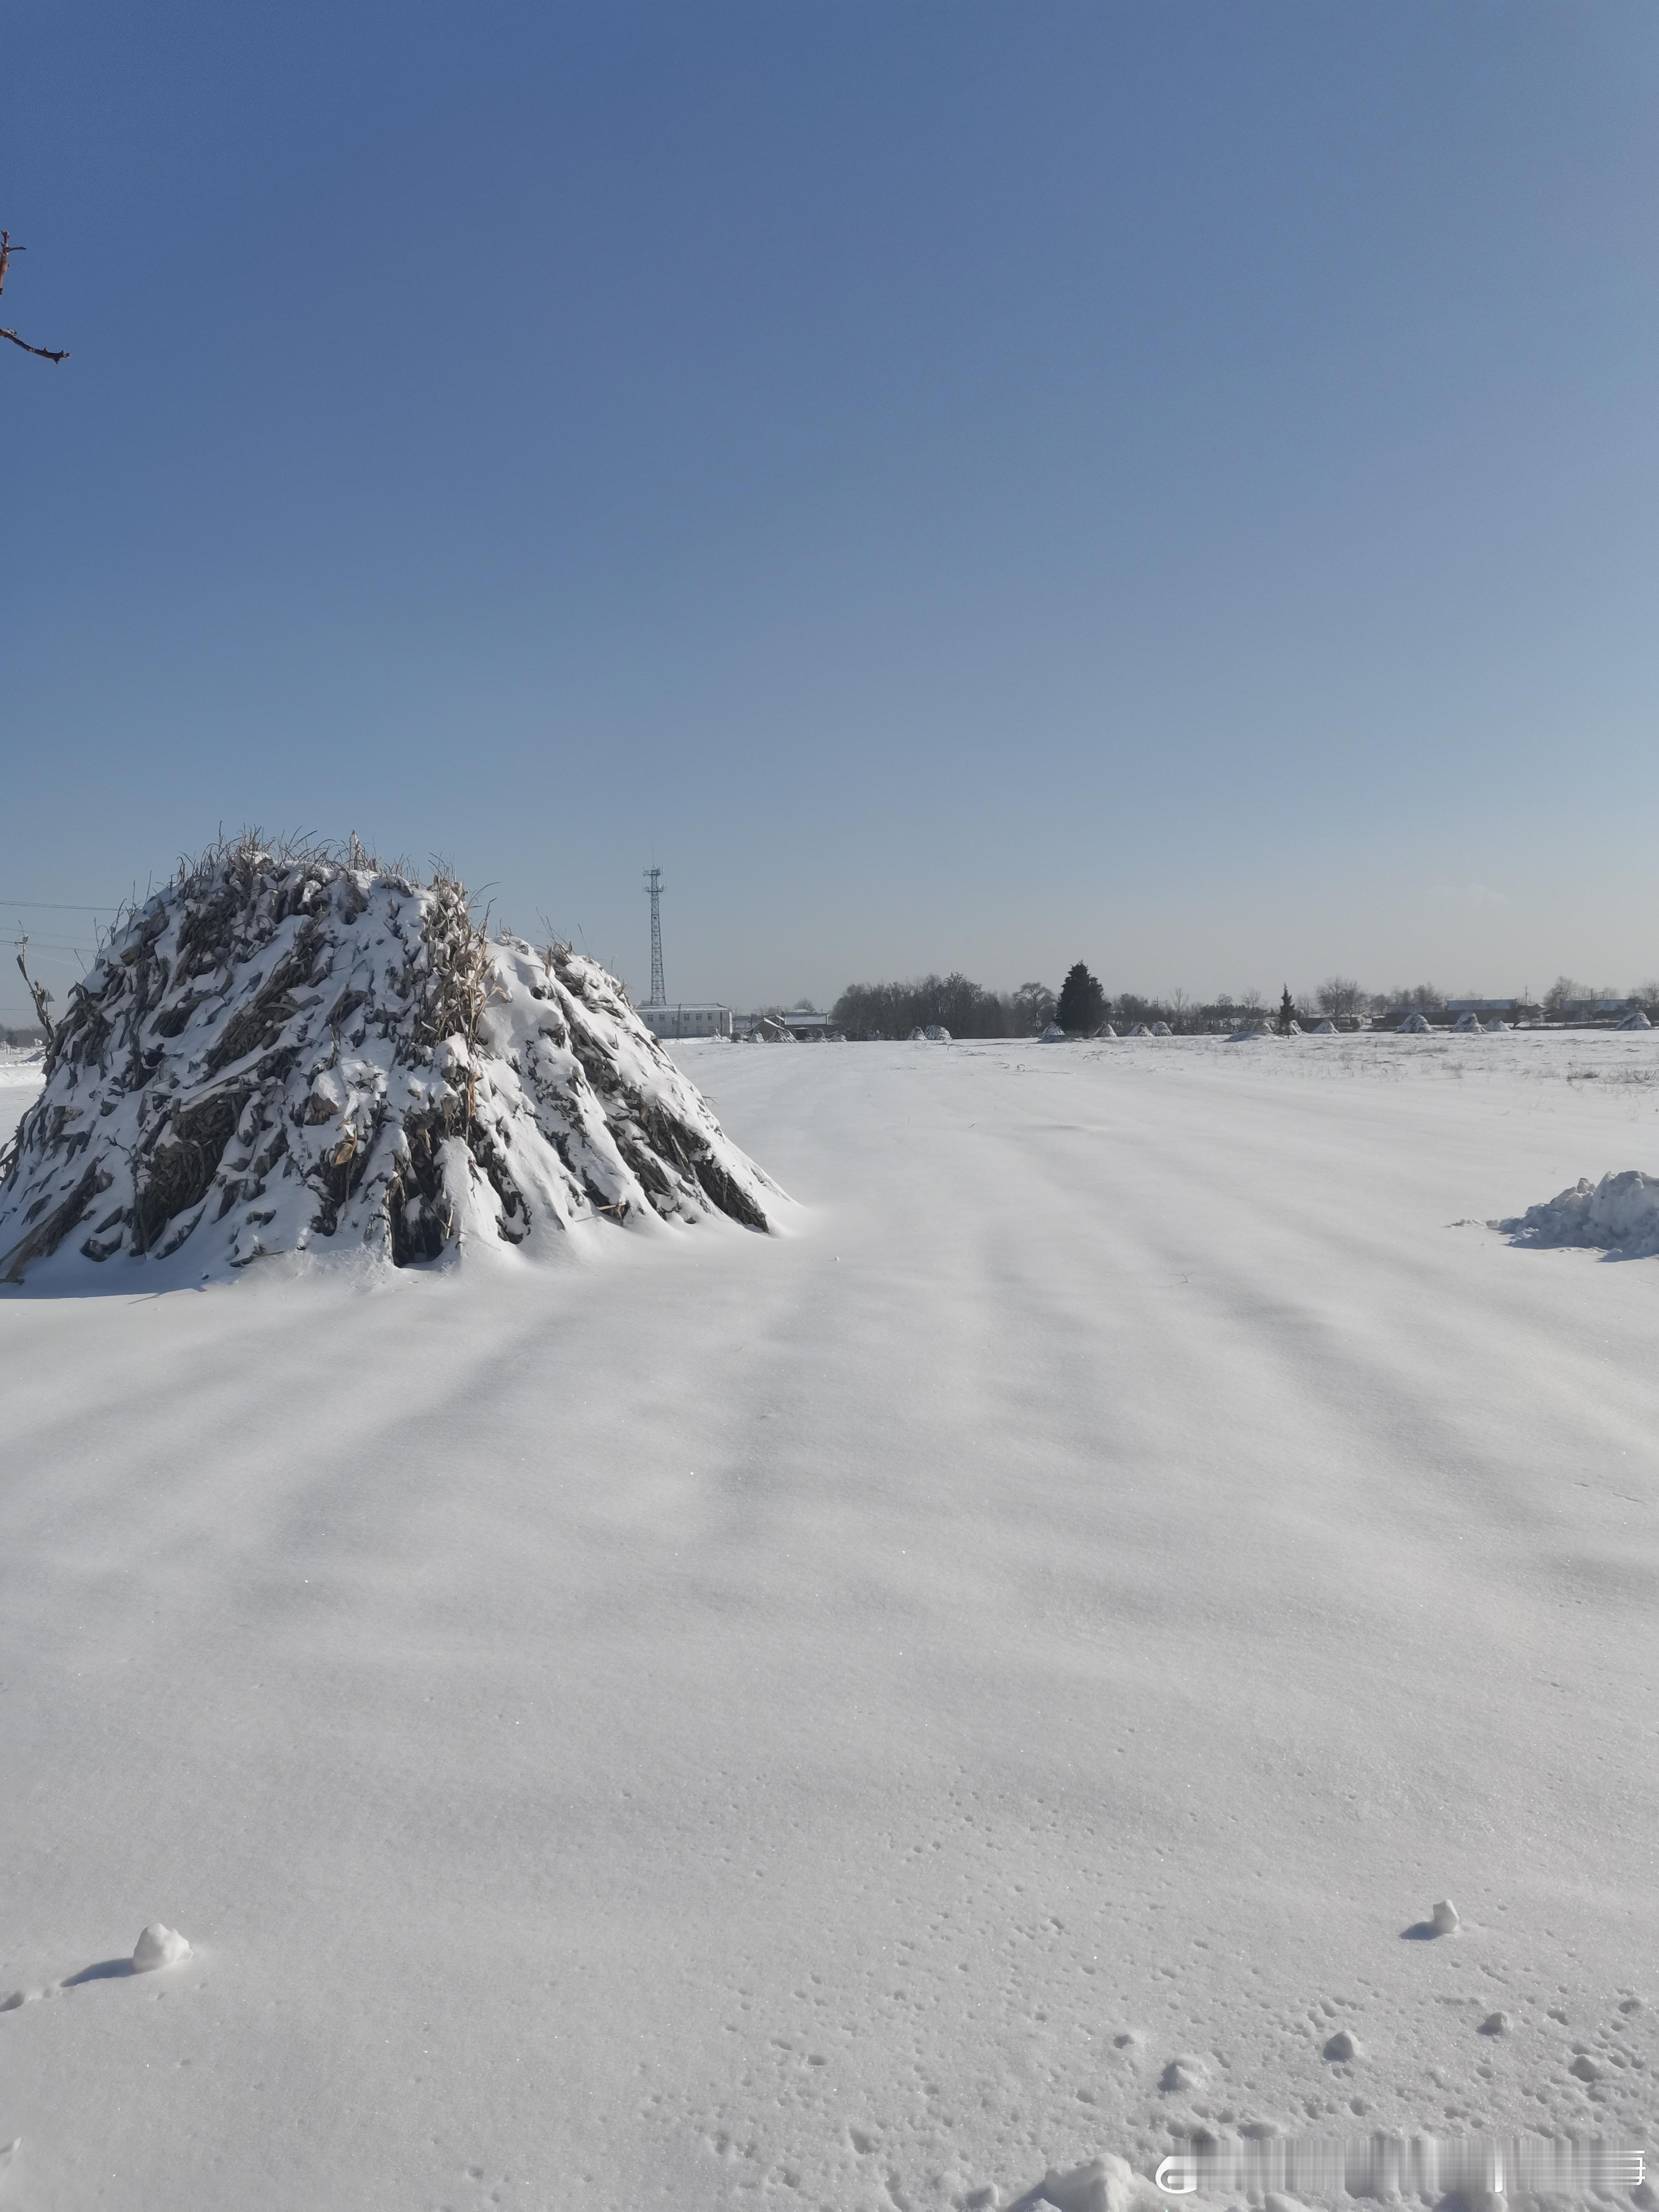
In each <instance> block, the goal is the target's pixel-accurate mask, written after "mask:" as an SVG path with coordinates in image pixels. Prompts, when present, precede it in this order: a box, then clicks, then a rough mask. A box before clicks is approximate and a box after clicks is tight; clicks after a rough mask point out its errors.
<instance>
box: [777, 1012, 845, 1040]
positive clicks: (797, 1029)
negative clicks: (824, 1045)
mask: <svg viewBox="0 0 1659 2212" xmlns="http://www.w3.org/2000/svg"><path fill="white" fill-rule="evenodd" d="M780 1018H781V1021H782V1023H783V1025H784V1027H785V1029H787V1030H788V1032H789V1034H790V1036H793V1037H796V1038H799V1041H800V1042H802V1043H803V1044H809V1043H811V1042H814V1041H815V1040H817V1039H821V1038H823V1037H829V1036H835V1035H836V1025H835V1024H834V1023H833V1022H832V1021H831V1020H830V1018H829V1015H828V1014H797V1013H787V1014H784V1015H782V1016H781V1017H780Z"/></svg>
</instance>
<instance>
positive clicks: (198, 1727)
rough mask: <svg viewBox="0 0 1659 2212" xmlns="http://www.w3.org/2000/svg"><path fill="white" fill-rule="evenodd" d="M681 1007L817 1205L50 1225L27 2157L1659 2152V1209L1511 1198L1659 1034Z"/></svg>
mask: <svg viewBox="0 0 1659 2212" xmlns="http://www.w3.org/2000/svg"><path fill="white" fill-rule="evenodd" d="M680 1057H681V1059H682V1061H683V1064H684V1066H686V1067H687V1069H688V1071H689V1072H690V1073H691V1075H692V1076H693V1079H695V1080H696V1081H697V1082H698V1083H700V1084H701V1085H702V1086H703V1087H704V1088H705V1090H706V1091H707V1092H708V1096H709V1098H710V1100H711V1103H713V1105H714V1109H715V1111H716V1113H717V1114H718V1115H720V1119H721V1121H722V1122H723V1124H724V1126H725V1127H726V1130H727V1131H728V1132H729V1133H730V1134H731V1135H732V1138H733V1139H735V1141H736V1142H737V1143H738V1144H739V1145H741V1146H743V1147H744V1149H745V1150H746V1151H747V1152H750V1154H751V1155H752V1156H753V1157H754V1158H756V1159H757V1160H758V1161H759V1162H760V1164H762V1165H763V1167H764V1168H765V1169H766V1170H768V1171H769V1173H771V1174H772V1175H773V1176H775V1177H776V1178H777V1179H778V1180H779V1181H780V1182H781V1183H782V1184H783V1185H784V1187H785V1188H787V1189H788V1190H789V1191H790V1192H791V1193H792V1194H793V1196H794V1197H795V1198H796V1199H797V1200H799V1201H801V1210H800V1212H799V1217H798V1218H795V1219H794V1220H793V1222H792V1224H791V1225H790V1226H789V1228H788V1230H787V1233H785V1234H783V1235H781V1236H778V1237H757V1236H754V1235H752V1234H747V1233H744V1232H743V1231H739V1230H737V1229H736V1228H733V1227H732V1226H731V1225H727V1224H726V1223H724V1222H720V1221H715V1222H709V1223H703V1224H699V1225H696V1226H695V1227H691V1228H688V1229H686V1230H685V1231H684V1232H676V1233H673V1234H660V1235H657V1236H653V1237H629V1236H626V1235H617V1234H611V1235H609V1236H607V1237H605V1239H604V1240H603V1241H602V1242H599V1243H595V1245H594V1247H593V1249H592V1250H590V1251H588V1252H586V1253H585V1254H584V1255H579V1256H575V1257H573V1261H572V1264H569V1265H568V1266H556V1267H544V1268H540V1269H532V1268H531V1267H528V1265H527V1264H525V1263H520V1262H516V1261H504V1262H503V1263H501V1264H500V1265H497V1266H494V1267H462V1268H461V1269H460V1270H459V1271H455V1272H452V1273H447V1274H443V1275H440V1276H436V1277H435V1276H430V1275H422V1274H418V1273H414V1272H405V1273H402V1274H398V1275H396V1276H386V1277H383V1278H380V1279H369V1278H367V1277H359V1276H356V1275H352V1274H349V1273H339V1274H336V1275H333V1276H329V1275H326V1274H325V1275H324V1276H322V1277H320V1278H318V1279H308V1280H307V1279H295V1278H294V1277H293V1276H292V1275H291V1274H283V1273H280V1272H279V1271H278V1270H277V1268H276V1266H274V1265H273V1266H272V1267H270V1270H269V1272H263V1271H264V1269H265V1263H264V1262H261V1263H258V1265H257V1266H256V1267H254V1268H252V1270H250V1271H249V1273H247V1274H246V1275H245V1276H244V1277H242V1278H241V1279H239V1280H238V1281H236V1282H235V1283H234V1284H230V1285H214V1286H212V1287H210V1288H208V1289H205V1290H202V1291H189V1290H185V1289H179V1290H174V1291H168V1292H167V1293H166V1294H165V1295H160V1296H158V1295H154V1294H153V1293H154V1289H155V1285H153V1283H151V1282H150V1281H149V1279H146V1280H145V1281H144V1282H143V1284H141V1285H138V1287H137V1290H136V1291H135V1290H130V1289H127V1288H125V1287H124V1279H123V1277H122V1274H121V1273H120V1272H119V1270H120V1269H121V1268H122V1267H125V1266H133V1267H137V1266H139V1265H142V1264H143V1263H131V1262H125V1261H112V1262H111V1263H110V1268H109V1276H110V1279H109V1280H108V1281H107V1282H105V1281H103V1279H101V1277H100V1282H99V1285H98V1288H99V1291H100V1293H101V1294H100V1295H88V1296H74V1297H70V1296H63V1297H54V1296H47V1295H35V1294H32V1293H31V1292H30V1291H28V1290H27V1288H25V1289H24V1290H21V1291H7V1292H4V1293H3V1294H0V1388H3V1396H0V1443H3V1479H0V1480H3V1488H0V1500H3V1520H0V1540H3V1541H0V1697H3V1702H0V1868H3V1873H4V1881H3V1891H0V1897H3V1904H0V2001H3V1999H4V1997H5V1996H6V1995H7V1994H8V1993H9V1992H11V1991H13V1990H16V1991H19V1992H23V1993H26V1994H27V1993H28V1992H31V1991H40V1992H45V1994H43V1995H42V1996H40V1999H39V2001H38V2002H25V2003H23V2004H21V2005H20V2006H18V2007H16V2008H14V2009H12V2010H10V2011H8V2012H3V2013H0V2145H3V2144H4V2143H5V2142H8V2141H9V2139H10V2138H11V2137H13V2136H21V2138H22V2142H21V2148H19V2149H18V2150H17V2151H16V2153H15V2156H14V2158H13V2159H12V2160H11V2163H10V2165H9V2168H5V2167H3V2166H0V2206H3V2205H9V2204H12V2203H16V2204H18V2205H23V2206H27V2207H29V2208H32V2212H50V2208H57V2207H81V2206H87V2205H93V2204H100V2205H108V2206H112V2207H121V2208H131V2209H132V2212H163V2208H165V2212H224V2208H227V2207H233V2206H234V2207H235V2208H237V2212H256V2208H257V2209H258V2212H263V2208H272V2212H275V2208H278V2207H280V2208H283V2212H289V2208H293V2207H295V2206H300V2205H307V2206H309V2205H316V2206H330V2207H332V2206H340V2207H352V2208H357V2207H362V2208H382V2207H384V2208H387V2209H388V2212H390V2208H394V2207H395V2208H398V2212H404V2208H410V2207H439V2206H447V2207H451V2208H457V2212H471V2208H475V2207H477V2208H483V2207H486V2206H489V2205H491V2204H500V2205H502V2206H506V2207H511V2208H525V2207H532V2206H535V2207H557V2208H561V2209H562V2208H580V2212H640V2208H643V2207H647V2206H650V2205H653V2204H660V2205H664V2206H671V2207H673V2208H675V2212H702V2208H711V2212H712V2208H714V2207H726V2206H729V2205H732V2204H742V2203H757V2204H766V2203H772V2204H778V2205H792V2206H793V2205H804V2206H813V2207H823V2208H827V2212H863V2208H870V2209H871V2212H891V2208H900V2212H903V2208H909V2212H926V2209H927V2208H934V2207H942V2206H945V2205H952V2206H962V2207H969V2206H975V2205H981V2204H985V2205H988V2204H996V2205H998V2206H1006V2205H1008V2204H1011V2203H1016V2202H1018V2200H1019V2199H1020V2198H1021V2197H1022V2195H1023V2194H1024V2192H1027V2191H1031V2190H1032V2189H1033V2188H1034V2186H1035V2185H1038V2184H1040V2183H1041V2181H1042V2178H1043V2176H1044V2174H1045V2172H1047V2171H1048V2169H1050V2168H1064V2167H1066V2166H1073V2165H1076V2164H1077V2163H1078V2162H1079V2161H1080V2160H1084V2159H1085V2158H1087V2157H1089V2156H1090V2155H1091V2154H1094V2153H1096V2152H1116V2153H1121V2154H1125V2155H1127V2156H1128V2157H1129V2158H1130V2159H1131V2160H1133V2163H1134V2164H1135V2165H1136V2166H1137V2167H1138V2168H1139V2170H1140V2171H1141V2172H1149V2171H1150V2170H1151V2167H1152V2165H1153V2164H1154V2163H1155V2162H1156V2160H1158V2157H1160V2156H1161V2155H1162V2154H1164V2152H1166V2151H1168V2150H1169V2149H1170V2148H1173V2147H1174V2144H1175V2143H1176V2141H1177V2139H1178V2138H1177V2136H1176V2133H1175V2132H1174V2131H1175V2130H1180V2129H1182V2128H1184V2127H1191V2126H1193V2125H1194V2124H1198V2123H1200V2122H1206V2121H1207V2123H1208V2124H1210V2125H1211V2126H1212V2127H1213V2128H1214V2129H1216V2130H1218V2132H1221V2133H1224V2134H1225V2133H1230V2132H1238V2131H1239V2130H1243V2128H1244V2127H1246V2125H1247V2124H1253V2123H1255V2124H1261V2123H1276V2124H1278V2125H1279V2126H1280V2127H1281V2128H1283V2129H1284V2130H1286V2131H1287V2132H1289V2133H1292V2134H1298V2133H1304V2132H1317V2133H1319V2134H1322V2135H1351V2136H1365V2135H1367V2134H1369V2133H1370V2131H1371V2130H1376V2129H1388V2130H1407V2131H1409V2132H1419V2131H1420V2132H1424V2133H1433V2134H1436V2135H1438V2136H1443V2137H1445V2136H1462V2135H1466V2134H1468V2133H1470V2132H1473V2131H1474V2130H1480V2129H1491V2130H1528V2131H1539V2130H1548V2129H1559V2128H1562V2127H1567V2126H1571V2127H1576V2128H1578V2129H1580V2130H1586V2131H1593V2132H1596V2133H1600V2134H1602V2135H1605V2136H1623V2137H1624V2138H1626V2139H1627V2140H1632V2141H1635V2142H1646V2143H1647V2145H1648V2146H1649V2148H1653V2149H1659V2125H1656V2117H1659V2088H1656V2081H1659V2043H1656V2034H1655V2020H1656V2012H1655V2010H1654V2009H1652V2008H1651V2006H1652V2005H1653V2004H1654V2003H1656V2002H1659V1966H1656V1961H1659V1878H1656V1877H1659V1868H1656V1842H1659V1818H1656V1815H1659V1680H1656V1677H1659V1626H1656V1610H1655V1570H1656V1566H1659V1361H1656V1358H1655V1343H1656V1335H1659V1259H1656V1260H1631V1261H1610V1260H1608V1259H1607V1258H1605V1257H1604V1256H1602V1255H1600V1254H1598V1253H1595V1252H1593V1251H1586V1250H1575V1249H1519V1248H1517V1247H1516V1246H1514V1245H1512V1244H1511V1243H1509V1242H1507V1241H1506V1240H1505V1239H1504V1237H1500V1236H1498V1235H1497V1234H1495V1233H1493V1232H1492V1231H1490V1230H1489V1229H1487V1228H1486V1227H1484V1226H1482V1225H1481V1224H1484V1223H1485V1222H1486V1220H1487V1219H1489V1218H1496V1217H1509V1216H1514V1215H1518V1214H1520V1213H1521V1212H1523V1211H1524V1209H1525V1208H1526V1207H1528V1206H1530V1205H1533V1204H1534V1203H1536V1202H1539V1201H1542V1200H1549V1199H1552V1198H1553V1197H1554V1196H1555V1194H1557V1193H1558V1192H1559V1191H1561V1190H1562V1189H1563V1188H1565V1187H1567V1186H1570V1185H1572V1184H1574V1183H1576V1182H1577V1179H1578V1178H1579V1177H1580V1176H1588V1177H1589V1179H1590V1180H1591V1181H1592V1182H1595V1181H1597V1180H1598V1179H1599V1178H1600V1177H1601V1176H1602V1175H1603V1174H1604V1173H1607V1172H1608V1171H1610V1170H1624V1169H1627V1168H1632V1167H1636V1168H1642V1169H1644V1170H1647V1171H1648V1172H1650V1173H1653V1172H1656V1171H1659V1119H1656V1108H1659V1033H1655V1034H1652V1035H1650V1036H1594V1037H1592V1036H1576V1037H1559V1036H1557V1037H1536V1036H1510V1037H1491V1038H1468V1039H1462V1038H1460V1039H1457V1040H1455V1041H1449V1040H1446V1039H1444V1038H1435V1037H1429V1038H1414V1039H1406V1038H1355V1039H1348V1038H1341V1037H1319V1038H1316V1037H1309V1038H1305V1039H1301V1040H1297V1041H1292V1042H1290V1043H1287V1044H1285V1043H1279V1042H1257V1043H1251V1044H1246V1045H1231V1046H1230V1045H1227V1044H1225V1043H1221V1042H1217V1043H1215V1044H1210V1043H1207V1042H1205V1043H1195V1042H1182V1041H1170V1042H1163V1041H1156V1040H1149V1041H1147V1042H1137V1043H1133V1044H1130V1043H1127V1042H1125V1043H1119V1044H1107V1045H1103V1046H1100V1047H1098V1048H1096V1047H1073V1046H1061V1047H1042V1046H1036V1045H1024V1046H1012V1045H982V1046H963V1045H955V1046H933V1045H891V1046H846V1047H823V1048H817V1049H808V1048H781V1047H780V1048H753V1049H744V1048H732V1047H729V1046H720V1045H717V1044H709V1045H702V1046H688V1047H684V1048H681V1052H680ZM28 1095H29V1094H28V1091H27V1085H26V1084H24V1083H20V1082H17V1081H13V1080H9V1079H8V1077H7V1076H6V1075H5V1073H3V1072H0V1122H3V1121H4V1120H5V1118H6V1116H7V1115H8V1114H9V1113H15V1111H16V1110H20V1109H21V1107H22V1105H23V1104H24V1103H25V1102H26V1100H27V1096H28ZM1459 1224H1462V1225H1459ZM1448 1897H1449V1898H1450V1899H1452V1900H1454V1902H1455V1905H1456V1906H1457V1907H1458V1909H1459V1911H1460V1912H1461V1913H1462V1928H1461V1929H1460V1931H1459V1932H1458V1933H1457V1934H1456V1935H1455V1936H1449V1937H1444V1938H1442V1939H1439V1940H1423V1939H1421V1937H1420V1936H1413V1934H1412V1933H1411V1932H1409V1931H1412V1930H1413V1929H1415V1927H1416V1925H1417V1923H1420V1922H1422V1921H1424V1920H1425V1919H1426V1918H1427V1917H1428V1915H1429V1913H1430V1911H1431V1907H1432V1906H1433V1905H1434V1903H1435V1902H1436V1900H1437V1899H1442V1898H1448ZM157 1921H159V1922H162V1923H166V1924H167V1927H169V1928H177V1929H180V1930H182V1931H183V1933H184V1935H185V1936H187V1937H188V1938H189V1940H190V1942H191V1944H192V1946H193V1947H194V1948H193V1950H192V1952H191V1956H190V1957H189V1958H188V1959H187V1960H185V1961H184V1962H183V1963H181V1964H179V1965H176V1966H170V1967H167V1968H164V1969H161V1971H159V1972H154V1973H146V1974H142V1975H127V1974H125V1972H115V1971H110V1972H104V1973H99V1972H95V1971H94V1972H93V1973H92V1974H91V1975H90V1976H88V1974H87V1970H88V1968H92V1969H94V1970H95V1969H97V1968H98V1967H100V1966H103V1965H105V1964H106V1962H112V1961H115V1960H119V1959H121V1958H124V1957H125V1954H128V1953H130V1952H131V1948H132V1945H133V1942H134V1940H135V1938H136V1937H137V1935H138V1932H139V1930H140V1929H141V1928H143V1926H145V1925H146V1923H151V1922H157ZM77 1976H80V1977H82V1978H81V1979H80V1980H78V1981H77V1980H76V1977H77ZM65 1982H68V1983H70V1984H72V1985H71V1986H69V1987H67V1988H64V1987H60V1986H59V1985H61V1984H64V1983H65ZM54 1992H55V1993H54ZM1643 1999H1646V2000H1648V2001H1649V2006H1648V2007H1646V2008H1644V2006H1642V2005H1641V2004H1640V2003H1639V2002H1638V2001H1639V2000H1643ZM1497 2013H1502V2014H1504V2015H1507V2016H1508V2026H1507V2032H1494V2033H1481V2032H1480V2030H1481V2027H1482V2025H1483V2023H1487V2022H1489V2021H1491V2019H1492V2015H1494V2014H1497ZM1343 2030H1346V2031H1347V2032H1348V2033H1350V2034H1351V2035H1352V2037H1353V2038H1354V2039H1355V2042H1356V2045H1357V2049H1358V2056H1356V2057H1353V2058H1352V2059H1349V2060H1346V2061H1343V2060H1340V2059H1336V2058H1333V2057H1327V2056H1326V2055H1325V2052H1326V2050H1327V2046H1328V2045H1329V2044H1330V2043H1331V2039H1333V2037H1334V2036H1336V2035H1338V2034H1339V2033H1340V2032H1341V2031H1343ZM1337 2047H1338V2048H1340V2047H1341V2046H1340V2045H1338V2046H1337ZM1176 2061H1182V2062H1183V2063H1181V2064H1180V2065H1179V2066H1174V2067H1172V2062H1176ZM1575 2067H1576V2068H1577V2071H1575V2070H1574V2069H1575ZM1166 2081H1167V2082H1168V2083H1169V2084H1170V2086H1169V2087H1163V2086H1161V2084H1162V2083H1164V2082H1166Z"/></svg>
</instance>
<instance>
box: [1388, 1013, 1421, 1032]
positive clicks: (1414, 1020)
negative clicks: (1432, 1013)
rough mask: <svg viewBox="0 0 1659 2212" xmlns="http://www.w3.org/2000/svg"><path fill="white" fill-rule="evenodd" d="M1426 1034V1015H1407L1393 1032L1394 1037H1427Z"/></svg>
mask: <svg viewBox="0 0 1659 2212" xmlns="http://www.w3.org/2000/svg"><path fill="white" fill-rule="evenodd" d="M1428 1034H1429V1018H1428V1016H1427V1015H1426V1014H1407V1017H1406V1018H1405V1020H1404V1021H1403V1022H1401V1024H1400V1026H1399V1028H1398V1029H1397V1030H1395V1036H1427V1035H1428Z"/></svg>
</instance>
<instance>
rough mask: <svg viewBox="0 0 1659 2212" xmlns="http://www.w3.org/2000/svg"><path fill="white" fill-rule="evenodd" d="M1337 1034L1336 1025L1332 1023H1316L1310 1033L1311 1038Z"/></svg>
mask: <svg viewBox="0 0 1659 2212" xmlns="http://www.w3.org/2000/svg"><path fill="white" fill-rule="evenodd" d="M1336 1034H1337V1027H1336V1024H1335V1023H1334V1022H1331V1021H1324V1022H1316V1023H1315V1024H1314V1025H1313V1028H1312V1029H1311V1030H1310V1031H1309V1035H1310V1036H1336Z"/></svg>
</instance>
